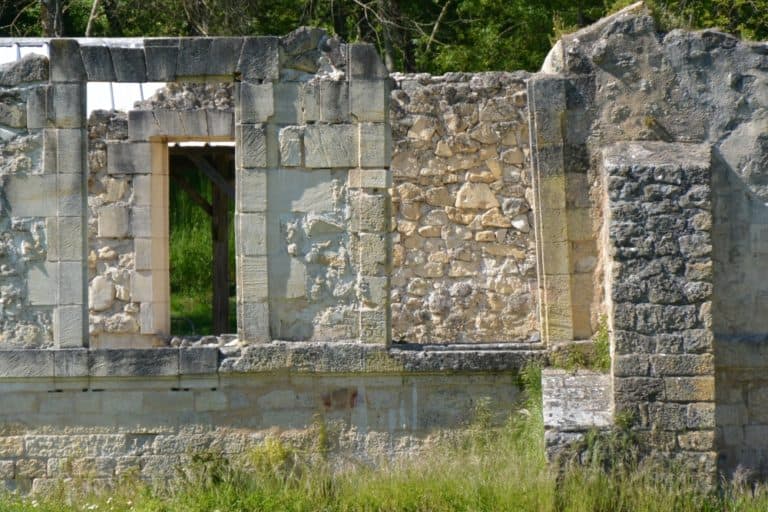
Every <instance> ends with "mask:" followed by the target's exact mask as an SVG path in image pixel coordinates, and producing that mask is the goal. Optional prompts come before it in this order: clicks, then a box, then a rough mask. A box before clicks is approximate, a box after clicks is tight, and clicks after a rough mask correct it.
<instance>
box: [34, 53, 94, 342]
mask: <svg viewBox="0 0 768 512" xmlns="http://www.w3.org/2000/svg"><path fill="white" fill-rule="evenodd" d="M50 48H51V50H50V63H51V64H50V66H51V68H50V86H49V88H48V101H47V112H48V122H47V126H48V128H46V130H45V134H44V141H45V142H44V144H45V149H44V155H45V158H46V159H49V160H50V161H49V162H45V163H44V168H45V169H46V170H48V171H50V172H52V173H55V176H56V197H57V208H56V217H55V220H54V219H49V225H50V226H51V227H54V224H55V227H54V229H53V230H52V233H51V235H52V240H51V241H50V243H51V244H52V245H53V246H54V247H56V249H57V251H56V256H55V257H53V258H52V257H51V256H50V255H49V261H50V262H51V263H52V265H53V267H55V273H53V275H52V276H49V279H56V277H55V276H58V290H57V294H56V297H57V298H56V307H55V309H54V315H53V329H54V342H55V344H56V346H57V347H59V348H73V347H83V346H87V345H88V315H87V299H86V297H87V295H86V290H87V286H88V284H87V281H88V274H87V272H86V259H87V257H86V255H87V252H86V236H87V224H86V212H87V201H86V197H87V195H86V194H87V192H86V186H87V176H88V164H87V159H86V141H87V133H86V130H85V128H86V112H85V106H86V101H85V100H86V89H85V80H86V75H85V68H84V67H83V63H82V60H81V58H80V47H79V44H78V43H77V41H75V40H72V39H52V40H51V42H50Z"/></svg>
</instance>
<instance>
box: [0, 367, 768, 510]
mask: <svg viewBox="0 0 768 512" xmlns="http://www.w3.org/2000/svg"><path fill="white" fill-rule="evenodd" d="M539 378H540V372H538V370H537V369H531V370H528V371H526V372H525V373H524V375H523V376H522V380H523V382H525V383H527V385H528V392H529V396H530V400H529V401H528V402H527V403H526V404H524V405H525V407H524V409H523V410H522V411H521V412H520V413H516V414H514V415H513V416H512V417H511V418H510V420H509V421H508V422H507V423H506V425H504V426H503V427H501V428H499V427H495V426H493V422H492V421H491V420H492V415H491V413H490V409H489V408H488V407H486V405H485V404H483V403H480V404H479V405H478V408H477V411H476V414H475V420H474V422H473V423H472V424H471V425H469V426H468V427H467V428H466V429H465V430H464V431H463V432H461V433H458V434H455V435H451V436H446V437H445V439H444V440H443V442H442V443H440V444H439V445H438V446H437V447H436V448H435V449H433V450H431V451H430V452H429V453H426V454H424V455H422V456H419V457H415V458H412V459H410V460H406V461H401V462H390V463H389V464H384V465H382V466H381V467H379V468H373V467H369V466H366V465H354V464H347V465H346V466H345V467H344V469H341V468H340V467H339V465H338V464H336V465H334V464H333V463H332V462H329V461H328V457H326V455H327V443H328V442H329V441H328V437H329V434H328V432H327V431H326V430H325V429H323V428H316V430H315V436H314V439H312V440H310V443H309V445H308V446H304V447H303V448H296V447H292V446H290V445H288V444H287V443H285V442H283V441H281V440H279V439H278V438H277V437H273V438H269V439H268V440H267V441H266V442H265V443H263V444H262V445H260V446H259V447H258V448H255V449H254V450H252V451H251V453H249V454H248V455H247V456H246V457H244V458H242V459H240V460H237V461H228V460H226V459H224V458H222V457H220V456H218V455H216V454H214V453H199V454H197V455H195V456H194V457H193V460H192V462H191V463H190V464H189V465H188V466H187V467H186V468H184V470H185V471H184V473H183V476H180V477H179V479H178V480H177V481H175V482H170V483H169V485H167V486H165V487H164V488H163V489H157V488H151V487H149V486H147V485H144V484H142V483H140V482H139V481H137V480H131V479H127V480H125V481H123V482H122V483H121V484H120V485H118V486H117V487H116V488H115V489H113V490H111V491H109V492H107V493H101V494H90V495H82V496H76V497H74V498H73V499H71V500H68V499H67V498H66V491H67V490H68V489H69V490H71V489H73V488H74V487H75V486H74V485H73V484H67V485H66V486H62V487H61V492H60V493H54V495H51V496H37V497H34V498H32V497H27V498H21V497H18V496H13V495H8V496H6V497H5V499H0V512H6V511H7V512H12V511H13V512H17V511H25V512H32V511H35V512H39V511H44V512H58V511H65V512H68V511H83V510H99V511H101V510H103V511H115V512H123V511H125V512H128V511H131V512H135V511H147V512H171V511H185V512H187V511H189V512H203V511H206V512H212V511H214V510H219V511H221V512H224V511H227V512H231V511H243V512H244V511H256V510H265V511H273V510H274V511H284V510H287V511H317V510H322V511H431V512H432V511H434V512H441V511H459V510H472V511H506V510H509V511H544V512H547V511H553V512H554V511H557V512H570V511H573V512H577V511H578V512H584V511H598V512H602V511H605V512H621V511H627V512H629V511H633V512H634V511H639V512H643V511H648V512H650V511H664V512H668V511H681V512H688V511H690V512H694V511H695V512H700V511H704V512H707V511H726V510H727V511H758V510H761V511H762V510H768V491H767V490H766V488H764V487H756V488H754V487H746V486H744V487H741V486H737V485H725V486H724V488H723V490H722V491H719V492H713V491H704V490H702V487H701V486H700V485H699V482H696V481H694V480H692V479H691V477H690V476H689V475H686V474H685V473H683V472H680V473H678V474H669V473H664V472H661V471H659V470H658V468H657V467H653V466H644V465H637V464H635V463H634V462H633V458H632V457H631V456H627V455H626V454H627V453H629V454H630V455H631V445H632V442H631V437H628V435H626V434H622V433H621V432H618V433H617V434H616V435H614V436H610V437H608V438H601V437H598V436H591V438H590V439H589V440H588V441H587V444H588V447H589V454H590V455H589V456H587V457H586V460H585V461H584V462H585V465H584V466H575V465H572V466H565V467H564V469H563V470H562V471H561V472H557V471H555V470H553V469H552V468H551V467H550V466H548V465H547V464H546V462H545V460H544V457H543V446H542V439H543V424H542V418H541V405H540V404H541V400H540V392H539V388H538V383H539V382H540V380H539ZM320 425H322V423H320ZM606 458H612V463H611V464H606ZM607 468H609V469H607Z"/></svg>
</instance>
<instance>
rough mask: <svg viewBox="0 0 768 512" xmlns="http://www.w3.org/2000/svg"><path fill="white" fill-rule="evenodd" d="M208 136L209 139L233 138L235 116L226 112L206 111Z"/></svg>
mask: <svg viewBox="0 0 768 512" xmlns="http://www.w3.org/2000/svg"><path fill="white" fill-rule="evenodd" d="M205 117H206V120H207V123H208V135H209V136H211V137H226V138H229V139H233V140H234V138H235V115H234V113H233V112H228V111H226V110H206V111H205Z"/></svg>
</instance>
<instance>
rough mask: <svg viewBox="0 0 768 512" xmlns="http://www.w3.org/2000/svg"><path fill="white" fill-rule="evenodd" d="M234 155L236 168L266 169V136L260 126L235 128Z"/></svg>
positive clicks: (262, 127) (248, 125) (251, 125)
mask: <svg viewBox="0 0 768 512" xmlns="http://www.w3.org/2000/svg"><path fill="white" fill-rule="evenodd" d="M235 134H236V136H235V141H236V146H235V153H236V159H237V162H238V163H237V166H238V167H240V168H241V169H243V168H246V169H247V168H254V167H267V136H266V131H265V129H264V125H262V124H240V125H237V126H235Z"/></svg>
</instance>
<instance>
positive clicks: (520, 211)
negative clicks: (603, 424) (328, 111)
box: [390, 73, 538, 343]
mask: <svg viewBox="0 0 768 512" xmlns="http://www.w3.org/2000/svg"><path fill="white" fill-rule="evenodd" d="M394 78H395V82H396V88H395V89H394V90H393V92H392V99H393V101H392V108H391V111H390V119H391V120H392V124H393V143H394V152H393V157H392V173H393V178H394V188H393V204H394V209H393V212H392V213H393V221H392V223H393V226H392V227H393V228H394V232H393V240H392V241H393V246H392V254H393V256H392V263H393V273H392V329H393V339H395V340H402V341H406V342H417V343H467V342H477V343H488V342H500V341H504V342H520V341H535V340H537V339H538V325H537V318H536V306H535V298H536V268H535V265H536V263H535V262H536V259H535V247H534V241H533V233H532V232H531V228H530V226H531V224H532V218H531V217H530V215H531V212H530V210H531V203H530V197H531V192H532V190H531V180H530V170H529V166H528V124H527V120H526V118H527V115H528V114H527V109H526V102H525V94H526V93H525V79H526V75H525V74H523V73H518V74H511V73H479V74H476V75H469V74H459V73H456V74H448V75H444V76H442V77H430V76H428V75H395V76H394Z"/></svg>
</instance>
